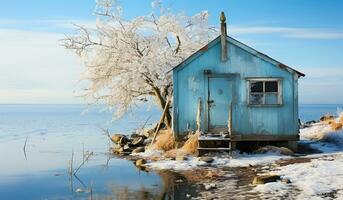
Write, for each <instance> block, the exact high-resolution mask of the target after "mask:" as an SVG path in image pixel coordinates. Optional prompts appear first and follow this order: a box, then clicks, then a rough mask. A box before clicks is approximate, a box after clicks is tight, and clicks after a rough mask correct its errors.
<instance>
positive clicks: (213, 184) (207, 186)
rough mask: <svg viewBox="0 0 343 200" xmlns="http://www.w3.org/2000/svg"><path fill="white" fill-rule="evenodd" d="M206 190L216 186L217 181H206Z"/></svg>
mask: <svg viewBox="0 0 343 200" xmlns="http://www.w3.org/2000/svg"><path fill="white" fill-rule="evenodd" d="M204 187H205V190H210V189H213V188H215V187H216V184H215V183H209V184H208V183H204Z"/></svg>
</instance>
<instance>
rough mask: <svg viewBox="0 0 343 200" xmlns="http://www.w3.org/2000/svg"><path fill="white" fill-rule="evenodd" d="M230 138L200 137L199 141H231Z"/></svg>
mask: <svg viewBox="0 0 343 200" xmlns="http://www.w3.org/2000/svg"><path fill="white" fill-rule="evenodd" d="M230 140H231V139H230V138H222V137H218V138H217V137H206V138H204V137H199V141H230Z"/></svg>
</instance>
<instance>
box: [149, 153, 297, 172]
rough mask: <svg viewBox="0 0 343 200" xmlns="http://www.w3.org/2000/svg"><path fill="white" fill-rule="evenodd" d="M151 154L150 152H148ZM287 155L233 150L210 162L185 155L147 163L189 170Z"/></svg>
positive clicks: (255, 162)
mask: <svg viewBox="0 0 343 200" xmlns="http://www.w3.org/2000/svg"><path fill="white" fill-rule="evenodd" d="M148 154H151V153H148ZM287 158H290V157H289V156H281V155H280V154H278V153H276V152H271V153H266V154H238V153H237V152H234V154H233V157H232V158H230V157H229V156H225V157H213V159H214V161H213V162H212V163H206V162H204V161H201V160H199V158H197V157H187V159H186V160H183V161H177V160H159V161H154V162H150V163H148V164H147V166H148V167H149V168H152V169H171V170H176V171H178V170H190V169H193V168H200V167H204V166H206V167H211V166H212V167H222V166H225V167H247V166H255V165H263V164H268V163H272V162H275V161H276V160H280V159H287Z"/></svg>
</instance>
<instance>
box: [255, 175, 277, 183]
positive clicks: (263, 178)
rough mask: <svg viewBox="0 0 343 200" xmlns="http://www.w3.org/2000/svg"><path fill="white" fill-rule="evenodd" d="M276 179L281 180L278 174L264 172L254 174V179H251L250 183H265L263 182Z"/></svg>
mask: <svg viewBox="0 0 343 200" xmlns="http://www.w3.org/2000/svg"><path fill="white" fill-rule="evenodd" d="M278 180H281V177H280V176H279V175H275V174H265V175H261V176H255V177H254V180H253V181H252V184H253V185H258V184H265V183H270V182H276V181H278Z"/></svg>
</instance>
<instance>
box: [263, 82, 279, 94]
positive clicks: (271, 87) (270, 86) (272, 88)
mask: <svg viewBox="0 0 343 200" xmlns="http://www.w3.org/2000/svg"><path fill="white" fill-rule="evenodd" d="M265 84H266V85H265V91H266V92H277V91H278V84H277V81H266V82H265Z"/></svg>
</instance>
